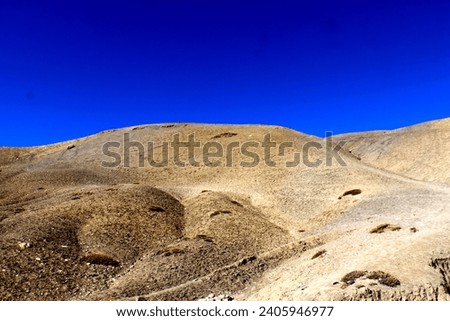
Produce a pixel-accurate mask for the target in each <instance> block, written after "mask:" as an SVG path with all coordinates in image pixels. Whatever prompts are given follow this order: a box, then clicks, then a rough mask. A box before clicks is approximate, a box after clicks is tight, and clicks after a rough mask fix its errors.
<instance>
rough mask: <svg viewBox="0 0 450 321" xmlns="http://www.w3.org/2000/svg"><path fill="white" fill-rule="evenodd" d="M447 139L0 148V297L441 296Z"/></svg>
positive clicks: (282, 134) (146, 133) (166, 134)
mask: <svg viewBox="0 0 450 321" xmlns="http://www.w3.org/2000/svg"><path fill="white" fill-rule="evenodd" d="M449 133H450V121H449V120H448V119H447V120H441V121H437V122H431V123H425V124H421V125H418V126H413V127H410V128H403V129H400V130H397V131H391V132H374V133H361V134H348V135H342V136H337V137H335V138H334V141H333V144H334V145H330V142H326V141H325V140H322V139H320V138H317V137H313V136H308V135H304V134H301V133H298V132H295V131H292V130H289V129H286V128H282V127H275V126H227V125H200V124H197V125H194V124H165V125H149V126H139V127H132V128H124V129H120V130H112V131H107V132H103V133H100V134H97V135H93V136H89V137H85V138H81V139H78V140H73V141H70V142H64V143H59V144H54V145H48V146H40V147H34V148H24V149H19V148H1V149H0V299H3V300H54V299H62V300H86V299H87V300H135V299H141V300H144V299H147V300H193V299H199V298H202V297H205V296H207V295H208V294H209V293H216V294H221V293H225V294H231V295H232V296H234V297H236V298H237V299H241V300H304V299H317V300H328V299H333V300H347V299H357V300H358V299H369V300H396V299H412V300H436V299H439V300H447V299H448V298H449V294H450V283H449V278H450V270H449V262H450V259H449V258H450V246H449V244H450V242H449V241H450V236H449V235H450V202H449V194H450V186H449V183H450V180H449V176H450V171H449V169H448V168H449V166H448V165H450V154H449V147H450V146H449V145H448V144H449V143H448V141H449V140H448V138H450V137H449V135H450V134H449ZM268 134H270V141H271V142H272V145H273V146H272V145H271V146H272V147H271V149H270V150H269V151H270V155H271V157H270V160H269V157H268V153H267V149H265V148H264V147H263V145H262V143H263V142H264V141H266V142H267V135H268ZM178 135H179V136H178ZM190 135H191V137H193V139H195V142H198V143H199V145H200V146H201V147H198V148H195V149H193V153H190V152H189V150H188V149H187V148H181V149H180V153H179V155H174V154H173V151H174V149H173V145H171V143H173V142H174V139H176V137H179V140H180V141H181V142H185V141H188V139H189V136H190ZM127 140H128V141H129V142H130V143H131V145H129V146H131V147H130V148H127V147H126V146H127V145H126V144H127V143H126V141H127ZM212 142H214V143H213V144H212V145H214V146H216V147H217V146H218V144H220V146H221V147H222V148H223V154H224V155H223V156H222V157H215V158H214V157H211V158H208V159H206V158H205V153H204V150H203V151H202V147H203V146H205V144H208V143H209V144H211V143H212ZM340 142H341V145H343V149H342V150H340V151H339V152H338V155H334V156H335V157H334V159H329V162H328V164H327V161H326V160H327V156H330V149H333V146H337V145H338V144H339V143H340ZM111 143H112V144H111ZM138 143H139V144H140V145H139V147H138ZM149 143H151V144H153V145H152V146H149V145H148V144H149ZM344 143H345V144H344ZM105 144H107V145H106V146H109V148H108V149H107V150H106V149H105V148H106V147H105ZM245 144H246V145H245ZM283 144H284V146H285V147H284V148H281V147H280V146H282V145H283ZM327 145H328V147H329V148H328V150H327ZM124 146H125V148H124ZM232 146H234V147H233V148H231V147H232ZM243 146H246V147H245V148H244V150H243V149H242V148H241V147H243ZM305 146H309V147H310V148H309V149H305ZM311 146H312V147H311ZM166 147H167V149H168V150H169V154H168V158H167V164H162V166H152V164H150V162H149V157H150V160H152V159H153V160H154V161H158V162H159V161H161V160H162V159H163V155H164V153H165V148H166ZM216 147H212V149H211V150H209V151H210V152H211V153H214V152H217V150H216V149H215V148H216ZM150 151H151V152H153V155H150ZM227 151H228V152H227ZM215 155H216V156H217V155H218V154H215ZM297 156H298V157H300V162H298V164H293V163H292V161H293V160H294V159H295V157H297ZM116 158H117V159H119V163H118V164H112V163H113V162H114V161H115V160H116ZM189 160H190V162H189ZM339 160H340V161H339ZM271 161H272V162H271ZM316 161H320V162H321V163H320V164H319V163H318V162H316ZM212 162H214V163H212ZM180 163H184V165H183V166H181V164H180ZM113 165H114V166H113Z"/></svg>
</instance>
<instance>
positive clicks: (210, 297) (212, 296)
mask: <svg viewBox="0 0 450 321" xmlns="http://www.w3.org/2000/svg"><path fill="white" fill-rule="evenodd" d="M214 297H215V295H214V293H211V294H209V295H208V297H207V298H208V299H212V298H214Z"/></svg>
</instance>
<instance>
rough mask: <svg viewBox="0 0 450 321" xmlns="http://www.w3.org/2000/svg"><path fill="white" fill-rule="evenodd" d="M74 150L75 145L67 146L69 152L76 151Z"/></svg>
mask: <svg viewBox="0 0 450 321" xmlns="http://www.w3.org/2000/svg"><path fill="white" fill-rule="evenodd" d="M74 148H75V145H74V144H72V145H69V146H67V150H70V149H74Z"/></svg>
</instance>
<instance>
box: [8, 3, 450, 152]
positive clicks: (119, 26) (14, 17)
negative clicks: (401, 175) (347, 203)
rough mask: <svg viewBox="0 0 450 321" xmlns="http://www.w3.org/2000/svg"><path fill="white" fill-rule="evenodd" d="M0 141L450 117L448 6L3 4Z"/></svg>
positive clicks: (318, 129) (380, 125) (341, 128)
mask: <svg viewBox="0 0 450 321" xmlns="http://www.w3.org/2000/svg"><path fill="white" fill-rule="evenodd" d="M0 112H1V118H0V145H3V146H5V145H6V146H27V145H39V144H47V143H52V142H57V141H62V140H67V139H71V138H77V137H81V136H85V135H89V134H93V133H96V132H99V131H102V130H105V129H110V128H117V127H124V126H132V125H137V124H147V123H162V122H207V123H263V124H277V125H283V126H287V127H290V128H294V129H296V130H299V131H302V132H306V133H310V134H315V135H320V136H323V134H324V132H325V131H327V130H332V131H334V132H335V133H342V132H350V131H363V130H372V129H392V128H396V127H401V126H407V125H410V124H414V123H418V122H422V121H427V120H431V119H437V118H444V117H449V116H450V1H448V0H446V1H433V0H427V1H414V0H408V1H406V0H405V1H396V0H390V1H384V0H377V1H371V0H365V1H346V0H340V1H334V0H333V1H331V0H330V1H320V0H309V1H302V0H297V1H282V0H278V1H262V0H261V1H245V0H241V1H232V0H229V1H220V0H218V1H211V0H209V1H195V0H193V1H171V0H167V1H162V0H161V1H151V0H149V1H111V0H110V1H104V2H102V1H95V0H91V1H69V0H68V1H62V0H61V1H46V0H41V1H38V0H37V1H26V0H23V1H18V0H0Z"/></svg>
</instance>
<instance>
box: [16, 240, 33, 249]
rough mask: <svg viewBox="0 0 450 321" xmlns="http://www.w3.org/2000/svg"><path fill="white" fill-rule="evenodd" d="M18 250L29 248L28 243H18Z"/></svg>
mask: <svg viewBox="0 0 450 321" xmlns="http://www.w3.org/2000/svg"><path fill="white" fill-rule="evenodd" d="M17 246H18V247H19V249H21V250H25V249H28V248H30V247H31V244H30V243H28V242H20V243H19V244H18V245H17Z"/></svg>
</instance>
